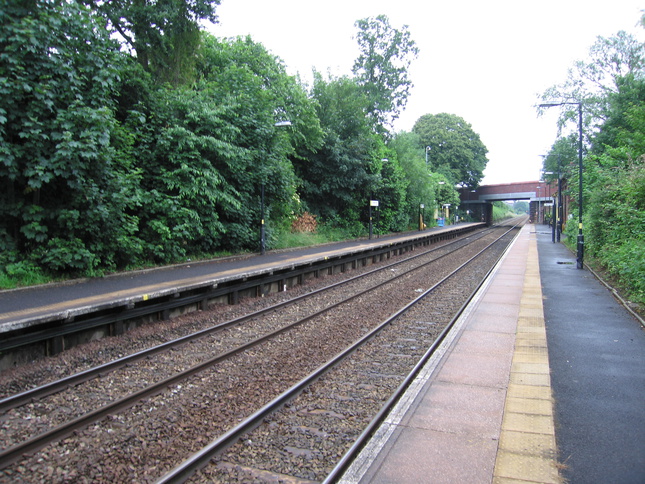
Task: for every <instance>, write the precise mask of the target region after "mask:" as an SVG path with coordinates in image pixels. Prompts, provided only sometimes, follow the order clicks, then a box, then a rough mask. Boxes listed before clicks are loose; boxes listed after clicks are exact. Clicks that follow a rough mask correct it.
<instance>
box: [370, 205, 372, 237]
mask: <svg viewBox="0 0 645 484" xmlns="http://www.w3.org/2000/svg"><path fill="white" fill-rule="evenodd" d="M371 239H372V200H371V199H370V240H371Z"/></svg>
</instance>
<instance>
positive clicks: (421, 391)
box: [340, 225, 561, 484]
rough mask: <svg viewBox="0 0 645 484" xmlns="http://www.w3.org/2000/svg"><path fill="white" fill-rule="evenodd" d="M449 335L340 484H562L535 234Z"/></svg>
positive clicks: (522, 238)
mask: <svg viewBox="0 0 645 484" xmlns="http://www.w3.org/2000/svg"><path fill="white" fill-rule="evenodd" d="M454 329H455V331H452V332H451V335H449V337H448V338H447V339H446V340H445V341H444V342H443V343H442V345H441V346H440V348H439V349H438V351H437V352H436V354H435V356H433V358H431V359H430V360H429V361H428V363H427V364H426V366H425V367H424V369H423V370H422V372H421V373H420V374H419V376H418V377H417V379H415V381H414V382H413V384H412V385H411V386H410V388H409V390H408V392H407V393H406V395H405V396H404V397H402V399H401V400H400V401H399V403H398V405H397V407H396V408H395V409H394V410H393V411H392V412H391V414H390V415H389V417H388V419H387V420H386V421H385V422H384V424H383V425H382V426H381V427H380V428H379V430H378V431H377V432H376V434H375V436H374V438H373V439H372V440H371V441H370V443H369V444H368V445H367V446H366V447H365V449H364V450H363V451H362V452H361V454H360V455H359V457H358V458H357V459H356V460H355V462H354V463H353V464H352V466H351V467H350V469H349V470H348V471H347V472H346V473H345V475H344V476H343V478H342V479H341V481H340V482H344V483H368V482H369V483H415V484H416V483H420V482H432V483H456V482H469V483H479V482H481V483H483V482H499V483H505V482H509V483H510V482H548V483H556V482H560V481H561V480H560V476H559V473H558V465H557V462H556V448H555V434H554V424H553V402H552V398H551V387H550V376H549V362H548V353H547V347H546V333H545V327H544V318H543V310H542V291H541V283H540V272H539V264H538V254H537V244H536V240H535V231H534V229H533V226H532V225H526V226H525V227H524V228H523V229H522V231H521V233H520V234H519V236H518V238H517V239H516V240H515V242H514V243H513V245H512V246H511V248H510V249H509V251H508V252H507V253H506V255H505V257H504V258H503V260H502V261H501V262H500V263H499V264H498V265H497V267H496V269H495V271H494V274H493V275H492V277H491V278H489V280H488V281H487V282H486V283H485V285H484V286H483V287H482V288H481V289H480V291H479V292H478V294H477V295H476V297H475V299H474V300H473V302H472V303H471V304H470V305H469V307H468V308H467V310H466V311H465V312H464V314H463V315H462V317H461V318H460V319H459V320H458V321H457V323H456V325H455V328H454Z"/></svg>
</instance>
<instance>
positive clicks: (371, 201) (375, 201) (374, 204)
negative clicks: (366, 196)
mask: <svg viewBox="0 0 645 484" xmlns="http://www.w3.org/2000/svg"><path fill="white" fill-rule="evenodd" d="M370 207H378V200H370Z"/></svg>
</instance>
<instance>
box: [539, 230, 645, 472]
mask: <svg viewBox="0 0 645 484" xmlns="http://www.w3.org/2000/svg"><path fill="white" fill-rule="evenodd" d="M536 227H537V228H538V230H537V235H538V252H539V262H540V274H541V277H542V291H543V295H544V316H545V320H546V329H547V341H548V348H549V360H550V365H551V385H552V390H553V396H554V399H555V431H556V432H555V433H556V441H557V445H558V450H559V459H560V462H562V463H563V464H564V465H563V468H562V470H561V475H562V476H563V477H564V478H565V479H567V481H568V482H569V483H570V484H576V483H581V484H582V483H584V484H594V483H616V484H628V483H634V484H642V483H645V332H644V331H643V329H642V328H641V325H640V323H639V322H638V320H636V319H635V318H634V317H632V316H631V315H630V313H629V312H628V311H626V310H625V309H624V308H623V307H622V306H621V305H620V304H619V303H618V301H616V299H615V298H614V297H613V296H612V294H611V292H610V291H609V290H608V289H606V288H605V286H603V285H602V284H601V283H600V282H599V281H598V280H597V279H596V278H595V277H594V276H593V274H592V273H590V272H589V271H588V270H579V269H577V268H576V264H575V260H576V259H575V255H574V254H572V253H571V252H570V251H569V250H567V248H566V247H565V246H564V245H562V244H558V243H555V244H554V243H552V242H551V234H550V232H548V231H547V229H546V228H542V227H543V226H536Z"/></svg>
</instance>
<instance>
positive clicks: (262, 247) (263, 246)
mask: <svg viewBox="0 0 645 484" xmlns="http://www.w3.org/2000/svg"><path fill="white" fill-rule="evenodd" d="M264 237H265V233H264V183H262V186H261V187H260V254H261V255H264V253H265V252H266V242H265V238H264Z"/></svg>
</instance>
